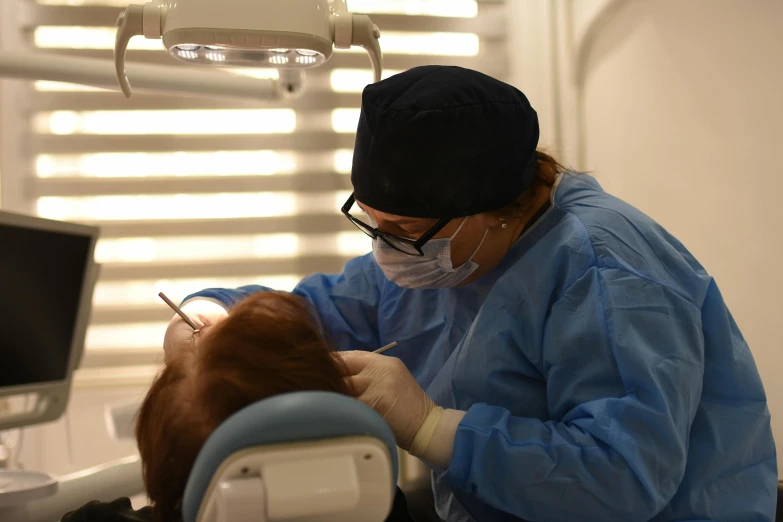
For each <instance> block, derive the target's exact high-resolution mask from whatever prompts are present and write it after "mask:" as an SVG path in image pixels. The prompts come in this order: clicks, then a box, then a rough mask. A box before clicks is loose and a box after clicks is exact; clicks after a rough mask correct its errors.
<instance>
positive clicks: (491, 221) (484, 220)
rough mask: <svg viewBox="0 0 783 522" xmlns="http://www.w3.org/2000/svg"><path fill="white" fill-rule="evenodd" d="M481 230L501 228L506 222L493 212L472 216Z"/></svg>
mask: <svg viewBox="0 0 783 522" xmlns="http://www.w3.org/2000/svg"><path fill="white" fill-rule="evenodd" d="M473 217H474V218H475V219H476V222H477V223H478V224H479V225H480V226H481V228H502V227H503V224H504V223H506V220H505V219H503V218H501V217H500V216H498V215H497V214H496V213H494V212H485V213H483V214H477V215H475V216H473Z"/></svg>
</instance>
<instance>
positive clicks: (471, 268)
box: [372, 218, 489, 288]
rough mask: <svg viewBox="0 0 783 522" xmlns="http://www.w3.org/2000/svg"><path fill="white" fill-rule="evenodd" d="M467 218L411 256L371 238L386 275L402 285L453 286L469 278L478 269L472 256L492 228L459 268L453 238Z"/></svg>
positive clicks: (409, 286) (425, 286) (390, 279)
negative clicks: (454, 260) (453, 256)
mask: <svg viewBox="0 0 783 522" xmlns="http://www.w3.org/2000/svg"><path fill="white" fill-rule="evenodd" d="M467 220H468V218H465V219H463V220H462V223H461V224H460V226H459V228H458V229H457V231H456V232H454V234H452V235H451V237H449V238H442V239H432V240H430V241H428V242H427V243H425V244H424V246H423V247H422V249H421V250H422V252H424V255H423V256H411V255H408V254H405V253H403V252H399V251H397V250H395V249H393V248H392V247H390V246H389V245H387V244H386V243H384V242H383V241H379V240H378V239H376V240H374V241H373V242H372V253H373V255H374V256H375V261H376V262H377V263H378V266H380V267H381V270H383V273H384V274H385V275H386V278H387V279H388V280H389V281H391V282H393V283H396V284H397V286H401V287H402V288H452V287H455V286H457V285H458V284H460V283H461V282H463V281H464V280H465V279H467V278H468V277H469V276H470V275H471V274H473V272H475V271H476V269H478V267H479V266H478V264H477V263H476V262H474V261H473V258H474V257H475V256H476V254H477V253H478V251H479V249H481V245H483V244H484V240H485V239H486V238H487V233H488V232H489V229H487V230H486V231H485V232H484V236H483V237H482V238H481V242H480V243H479V245H478V247H476V250H475V251H474V252H473V255H471V256H470V259H468V260H467V261H466V262H464V263H463V264H462V265H460V266H459V267H457V268H454V267H453V266H452V264H451V240H452V239H454V237H456V235H457V234H459V231H460V230H462V227H463V225H464V224H465V222H466V221H467Z"/></svg>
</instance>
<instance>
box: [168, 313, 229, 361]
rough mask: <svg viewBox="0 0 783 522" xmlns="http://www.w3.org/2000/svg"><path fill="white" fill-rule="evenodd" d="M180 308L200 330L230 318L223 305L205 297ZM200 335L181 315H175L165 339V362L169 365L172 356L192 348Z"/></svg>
mask: <svg viewBox="0 0 783 522" xmlns="http://www.w3.org/2000/svg"><path fill="white" fill-rule="evenodd" d="M180 308H181V309H182V311H183V312H184V313H185V315H187V316H188V317H190V318H191V319H192V320H193V322H194V323H196V325H198V327H199V329H203V328H208V327H210V326H214V325H216V324H217V323H219V322H220V321H222V320H223V319H225V318H226V317H228V310H226V308H225V307H224V306H223V304H222V303H220V302H219V301H216V300H214V299H208V298H204V297H196V298H194V299H191V300H189V301H186V302H185V303H184V304H183V306H181V307H180ZM200 335H201V334H200V333H198V334H197V333H195V332H194V331H193V328H191V327H190V325H188V323H186V322H185V321H184V320H183V319H182V318H181V317H180V316H179V315H177V314H174V317H172V318H171V321H169V326H168V327H167V328H166V335H165V337H164V338H163V360H164V362H166V363H168V362H169V360H170V359H171V356H172V354H174V353H176V352H177V351H178V350H182V349H188V348H190V347H192V346H193V345H194V344H195V342H196V341H197V340H198V338H199V336H200Z"/></svg>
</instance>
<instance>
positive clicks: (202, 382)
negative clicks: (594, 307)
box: [136, 292, 348, 522]
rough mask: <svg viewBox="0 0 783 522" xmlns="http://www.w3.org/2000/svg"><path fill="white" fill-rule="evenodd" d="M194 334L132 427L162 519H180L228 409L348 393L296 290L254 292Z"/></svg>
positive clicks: (149, 490)
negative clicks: (198, 463)
mask: <svg viewBox="0 0 783 522" xmlns="http://www.w3.org/2000/svg"><path fill="white" fill-rule="evenodd" d="M199 335H200V336H201V337H200V338H199V339H198V341H197V342H196V343H195V344H194V345H193V347H192V349H189V350H183V351H181V352H179V353H176V354H175V355H174V356H173V357H172V359H171V361H170V362H169V364H167V365H166V367H165V368H164V369H163V370H162V372H161V373H160V374H159V375H158V376H157V378H156V379H155V382H154V383H153V384H152V387H151V389H150V391H149V392H148V394H147V397H146V398H145V400H144V403H143V404H142V407H141V410H140V412H139V417H138V422H137V425H136V440H137V442H138V446H139V452H140V453H141V460H142V463H143V465H144V483H145V485H146V488H147V494H148V495H149V497H150V499H151V500H152V504H153V510H154V513H155V517H156V519H157V520H159V521H160V522H175V521H178V520H181V518H182V512H181V501H182V495H183V493H184V490H185V484H186V483H187V479H188V475H189V473H190V470H191V468H192V466H193V463H194V461H195V459H196V456H197V455H198V452H199V450H200V449H201V446H202V445H203V444H204V442H205V441H206V440H207V438H208V437H209V435H210V434H211V433H212V432H213V431H214V430H215V428H217V426H218V425H219V424H220V423H222V422H223V421H224V420H226V419H227V418H228V417H229V416H231V415H232V414H233V413H235V412H237V411H239V410H240V409H242V408H244V407H245V406H249V405H250V404H252V403H254V402H257V401H260V400H262V399H265V398H267V397H271V396H273V395H278V394H281V393H286V392H292V391H300V390H323V391H331V392H336V393H342V394H348V388H347V386H346V384H345V382H344V381H343V378H342V372H341V371H340V369H339V367H338V364H339V362H338V361H337V360H336V359H335V358H334V357H333V356H332V355H331V352H332V347H331V346H330V345H329V343H328V342H327V340H326V339H325V338H324V336H323V334H322V332H321V328H320V326H319V322H318V319H317V317H316V315H315V313H314V312H313V311H312V308H311V307H310V306H309V304H308V303H307V302H306V301H305V300H303V299H301V298H299V297H296V296H294V295H290V294H284V293H277V292H264V293H259V294H255V295H253V296H251V297H249V298H247V299H246V300H245V301H243V302H242V303H240V304H238V305H237V306H236V307H234V309H233V310H232V311H231V312H230V314H229V315H228V317H227V318H226V319H224V320H223V321H222V322H220V323H218V324H217V326H214V327H211V328H210V327H208V328H206V329H204V330H203V332H202V333H201V334H199Z"/></svg>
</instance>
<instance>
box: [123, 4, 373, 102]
mask: <svg viewBox="0 0 783 522" xmlns="http://www.w3.org/2000/svg"><path fill="white" fill-rule="evenodd" d="M117 27H118V29H117V37H116V41H115V47H114V65H115V69H116V73H117V79H118V80H119V83H120V87H121V88H122V92H123V93H124V94H125V96H126V97H128V98H130V96H131V87H130V83H129V81H128V77H127V75H126V73H125V51H126V50H127V48H128V42H129V41H130V39H131V38H132V37H134V36H137V35H144V36H145V37H146V38H148V39H157V38H160V39H162V40H163V46H164V47H165V48H166V50H167V51H168V52H169V54H170V55H171V56H173V57H174V58H176V59H177V60H180V61H183V62H187V63H191V64H194V65H209V66H224V67H225V66H229V67H271V68H276V69H280V70H281V72H283V71H286V70H294V71H296V70H302V69H307V68H310V67H317V66H319V65H321V64H323V63H325V62H326V61H327V60H328V59H329V58H330V57H331V56H332V52H333V50H334V49H335V48H337V49H348V48H350V47H362V48H364V49H365V50H366V51H367V53H368V54H369V55H370V60H371V62H372V67H373V71H374V73H375V81H378V80H380V79H381V72H382V68H383V63H382V61H383V57H382V54H381V47H380V44H379V42H378V39H379V38H380V36H381V35H380V31H379V29H378V27H377V26H376V25H375V24H373V23H372V21H371V20H370V18H369V17H368V16H366V15H357V14H353V13H350V12H349V11H348V6H347V5H346V3H345V0H154V1H152V2H147V3H146V4H144V5H131V6H129V7H128V8H127V9H126V10H125V11H124V12H123V13H122V14H121V15H120V17H119V19H118V20H117ZM283 77H284V76H283V75H281V80H283ZM294 88H295V86H293V85H292V86H291V90H293V89H294Z"/></svg>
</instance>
